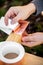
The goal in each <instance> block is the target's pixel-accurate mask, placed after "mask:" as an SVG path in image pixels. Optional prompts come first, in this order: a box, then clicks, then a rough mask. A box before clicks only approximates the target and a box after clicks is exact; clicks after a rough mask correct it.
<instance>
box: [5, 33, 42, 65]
mask: <svg viewBox="0 0 43 65" xmlns="http://www.w3.org/2000/svg"><path fill="white" fill-rule="evenodd" d="M18 40H19V42H21V36H19V35H17V34H15V33H11V34H10V36H9V37H8V38H7V40H6V41H17V42H18ZM13 65H43V58H41V57H38V56H35V55H32V54H29V53H25V56H24V58H23V59H22V60H21V61H20V62H19V63H16V64H13Z"/></svg>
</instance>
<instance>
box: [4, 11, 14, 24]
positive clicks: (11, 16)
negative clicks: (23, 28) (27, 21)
mask: <svg viewBox="0 0 43 65" xmlns="http://www.w3.org/2000/svg"><path fill="white" fill-rule="evenodd" d="M13 17H15V14H14V13H13V12H12V11H8V12H7V13H6V15H5V18H4V20H5V24H6V25H8V19H9V18H11V19H12V18H13Z"/></svg>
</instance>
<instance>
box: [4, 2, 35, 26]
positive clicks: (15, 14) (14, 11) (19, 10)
mask: <svg viewBox="0 0 43 65" xmlns="http://www.w3.org/2000/svg"><path fill="white" fill-rule="evenodd" d="M34 12H35V6H34V4H33V3H30V4H28V5H25V6H15V7H11V8H10V9H9V10H8V11H7V13H6V14H5V24H6V25H8V18H11V19H12V21H13V22H12V24H14V23H15V22H17V21H19V20H25V19H27V18H28V17H29V16H30V15H31V14H32V13H34ZM21 23H24V22H21Z"/></svg>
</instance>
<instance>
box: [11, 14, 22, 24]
mask: <svg viewBox="0 0 43 65" xmlns="http://www.w3.org/2000/svg"><path fill="white" fill-rule="evenodd" d="M19 20H21V17H20V15H17V16H16V17H14V18H13V19H12V22H11V23H12V24H14V23H16V22H19Z"/></svg>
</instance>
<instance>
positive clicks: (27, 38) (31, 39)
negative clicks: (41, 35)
mask: <svg viewBox="0 0 43 65" xmlns="http://www.w3.org/2000/svg"><path fill="white" fill-rule="evenodd" d="M22 41H25V42H26V41H27V42H28V41H35V40H34V37H33V36H32V34H29V35H28V36H25V37H23V38H22Z"/></svg>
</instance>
